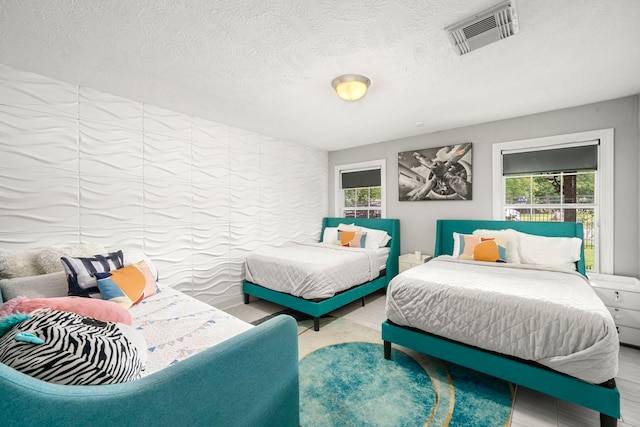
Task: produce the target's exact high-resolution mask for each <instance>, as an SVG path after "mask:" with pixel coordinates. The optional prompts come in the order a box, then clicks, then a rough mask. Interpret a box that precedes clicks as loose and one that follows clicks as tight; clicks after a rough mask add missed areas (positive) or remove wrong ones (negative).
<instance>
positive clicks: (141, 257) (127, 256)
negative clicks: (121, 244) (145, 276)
mask: <svg viewBox="0 0 640 427" xmlns="http://www.w3.org/2000/svg"><path fill="white" fill-rule="evenodd" d="M140 261H145V262H146V263H147V266H149V270H151V275H152V276H153V278H154V279H155V280H156V282H157V281H158V268H157V267H156V265H155V264H154V263H153V261H151V260H150V259H149V257H147V256H146V255H145V254H144V253H142V252H141V251H138V250H135V249H126V250H125V251H124V266H125V267H126V266H129V265H132V264H137V263H139V262H140Z"/></svg>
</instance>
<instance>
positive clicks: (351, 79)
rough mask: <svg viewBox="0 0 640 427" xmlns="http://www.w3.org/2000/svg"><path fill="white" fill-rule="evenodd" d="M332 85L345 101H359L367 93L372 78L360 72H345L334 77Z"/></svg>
mask: <svg viewBox="0 0 640 427" xmlns="http://www.w3.org/2000/svg"><path fill="white" fill-rule="evenodd" d="M331 86H333V90H335V91H336V93H337V94H338V96H339V97H340V98H342V99H344V100H345V101H357V100H358V99H360V98H362V97H363V96H364V95H365V94H366V93H367V89H369V86H371V80H369V79H368V78H367V77H365V76H361V75H360V74H345V75H344V76H340V77H336V78H335V79H333V82H331Z"/></svg>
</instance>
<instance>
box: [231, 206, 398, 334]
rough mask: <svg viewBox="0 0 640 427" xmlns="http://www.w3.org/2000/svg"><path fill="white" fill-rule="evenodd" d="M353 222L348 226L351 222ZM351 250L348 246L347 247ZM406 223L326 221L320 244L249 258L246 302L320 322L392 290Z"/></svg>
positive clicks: (244, 286) (316, 327)
mask: <svg viewBox="0 0 640 427" xmlns="http://www.w3.org/2000/svg"><path fill="white" fill-rule="evenodd" d="M345 222H348V223H345ZM346 246H348V247H346ZM399 255H400V221H399V220H397V219H380V218H350V219H345V218H324V219H323V220H322V232H321V239H320V243H312V244H294V245H287V246H283V247H278V248H267V249H264V250H260V251H257V252H255V253H252V254H250V255H248V256H247V258H246V259H245V275H246V280H244V281H243V284H242V290H243V292H244V302H245V304H249V302H250V296H253V297H257V298H261V299H264V300H267V301H271V302H274V303H276V304H280V305H282V306H284V307H288V308H290V309H293V310H296V311H299V312H302V313H304V314H306V315H309V316H311V317H313V320H314V322H313V323H314V326H313V327H314V330H316V331H318V330H320V317H321V316H324V315H325V314H327V313H330V312H331V311H333V310H336V309H338V308H340V307H343V306H344V305H346V304H349V303H351V302H353V301H356V300H361V301H362V304H363V305H364V303H365V297H366V296H367V295H370V294H371V293H373V292H376V291H378V290H380V289H383V288H386V287H387V284H388V283H389V280H391V279H392V278H393V277H395V275H396V274H398V257H399Z"/></svg>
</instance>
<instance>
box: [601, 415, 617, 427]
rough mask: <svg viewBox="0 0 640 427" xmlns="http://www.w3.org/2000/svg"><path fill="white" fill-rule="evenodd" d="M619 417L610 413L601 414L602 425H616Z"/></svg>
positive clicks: (608, 426) (607, 426) (609, 426)
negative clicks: (614, 416)
mask: <svg viewBox="0 0 640 427" xmlns="http://www.w3.org/2000/svg"><path fill="white" fill-rule="evenodd" d="M617 425H618V419H617V418H613V417H611V416H609V415H605V414H600V427H616V426H617Z"/></svg>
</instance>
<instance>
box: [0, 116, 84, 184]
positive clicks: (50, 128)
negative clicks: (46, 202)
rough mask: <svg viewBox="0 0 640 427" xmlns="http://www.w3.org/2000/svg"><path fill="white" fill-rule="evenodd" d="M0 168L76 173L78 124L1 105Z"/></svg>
mask: <svg viewBox="0 0 640 427" xmlns="http://www.w3.org/2000/svg"><path fill="white" fill-rule="evenodd" d="M0 149H1V150H2V156H1V157H0V167H2V168H11V169H28V168H35V169H37V168H41V167H43V166H49V165H55V167H56V168H60V169H65V170H67V171H70V172H77V170H78V163H77V162H78V120H77V119H75V118H69V117H62V116H52V115H48V114H47V113H44V112H42V111H34V110H25V109H22V108H15V107H11V106H4V105H0Z"/></svg>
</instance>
